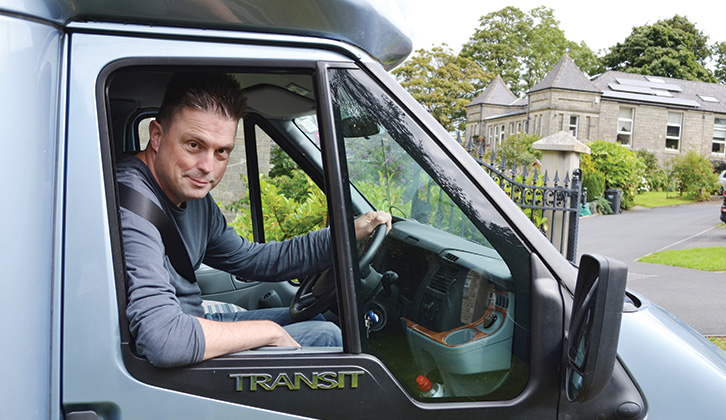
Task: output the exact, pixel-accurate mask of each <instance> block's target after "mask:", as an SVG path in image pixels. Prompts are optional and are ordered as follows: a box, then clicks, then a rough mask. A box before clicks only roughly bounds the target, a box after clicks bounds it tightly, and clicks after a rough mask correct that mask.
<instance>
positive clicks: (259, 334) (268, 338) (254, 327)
mask: <svg viewBox="0 0 726 420" xmlns="http://www.w3.org/2000/svg"><path fill="white" fill-rule="evenodd" d="M197 319H198V320H199V323H200V324H201V325H202V331H204V341H205V343H206V345H205V349H204V360H207V359H211V358H214V357H217V356H222V355H225V354H229V353H235V352H238V351H243V350H249V349H254V348H258V347H263V346H277V347H300V344H298V343H297V341H295V340H294V339H293V338H292V337H290V334H288V333H287V331H285V329H284V328H282V327H281V326H280V325H278V324H276V323H274V322H272V321H264V320H251V321H236V322H220V321H211V320H208V319H205V318H197Z"/></svg>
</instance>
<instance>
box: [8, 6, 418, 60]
mask: <svg viewBox="0 0 726 420" xmlns="http://www.w3.org/2000/svg"><path fill="white" fill-rule="evenodd" d="M2 10H7V11H9V12H12V13H17V14H21V15H28V16H32V17H34V18H38V19H42V20H47V21H51V22H53V23H54V24H57V25H62V26H65V25H68V24H69V23H71V22H82V21H89V22H115V23H137V24H144V25H159V26H176V27H193V28H205V29H210V28H211V29H223V30H243V31H251V32H265V33H275V34H292V35H303V36H317V37H323V38H327V39H333V40H338V41H343V42H347V43H350V44H353V45H355V46H357V47H358V48H361V49H362V50H364V51H366V52H367V53H368V54H370V55H371V56H372V57H373V58H375V59H376V60H378V61H379V62H381V64H383V65H384V66H385V67H386V68H389V69H390V68H393V67H395V66H396V65H398V64H400V63H401V62H402V61H403V60H405V59H406V57H407V56H408V55H409V54H410V53H411V49H412V43H411V39H410V38H409V37H408V36H407V34H405V33H404V32H403V31H402V29H401V27H400V25H399V24H400V23H401V22H402V20H401V18H400V11H399V10H398V8H397V5H396V3H395V2H391V1H390V0H304V1H301V0H125V1H102V0H26V1H21V2H15V1H12V0H10V1H6V0H0V12H1V11H2Z"/></svg>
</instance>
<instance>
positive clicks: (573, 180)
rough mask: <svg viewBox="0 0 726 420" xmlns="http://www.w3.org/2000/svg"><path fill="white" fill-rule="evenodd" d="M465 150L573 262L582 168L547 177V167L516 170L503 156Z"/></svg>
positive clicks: (575, 249)
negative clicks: (487, 156) (540, 170)
mask: <svg viewBox="0 0 726 420" xmlns="http://www.w3.org/2000/svg"><path fill="white" fill-rule="evenodd" d="M468 151H469V154H471V155H472V156H473V157H474V159H475V160H476V161H477V162H478V163H479V164H480V165H481V166H482V167H483V168H484V170H485V171H486V172H487V173H488V174H489V175H490V176H491V177H492V179H494V181H495V182H496V183H497V184H498V185H499V186H500V187H501V188H502V190H504V192H505V193H506V194H507V195H508V196H509V198H511V199H512V201H514V203H515V204H516V205H517V206H519V208H521V209H522V211H524V213H525V214H526V215H527V216H528V217H529V219H530V220H531V221H532V223H534V224H535V225H536V226H537V227H538V228H539V230H540V231H541V232H542V233H543V234H544V235H545V236H546V237H547V239H549V241H550V242H551V243H552V244H553V245H554V246H555V247H556V248H557V249H558V250H559V251H560V253H562V255H564V256H565V257H566V258H567V259H568V260H569V261H571V262H573V263H574V262H576V261H575V259H576V258H577V234H578V224H579V220H580V203H581V202H584V201H585V200H584V198H585V195H584V194H587V191H585V192H584V194H583V192H582V171H581V170H580V169H579V168H577V169H575V170H574V171H572V174H571V175H572V177H570V174H565V178H564V179H560V176H559V173H557V172H555V176H554V178H553V179H551V180H550V177H549V175H548V173H547V170H545V172H544V175H540V173H538V170H537V169H536V168H535V169H534V172H532V173H529V171H528V170H527V167H526V166H524V167H523V168H522V170H521V171H518V170H517V168H516V166H515V165H512V166H511V167H508V165H507V163H506V161H505V160H504V159H502V161H501V163H495V162H496V156H495V154H494V153H492V155H491V157H490V159H489V162H485V161H484V160H483V156H482V154H481V152H479V153H477V152H474V151H473V150H472V147H468Z"/></svg>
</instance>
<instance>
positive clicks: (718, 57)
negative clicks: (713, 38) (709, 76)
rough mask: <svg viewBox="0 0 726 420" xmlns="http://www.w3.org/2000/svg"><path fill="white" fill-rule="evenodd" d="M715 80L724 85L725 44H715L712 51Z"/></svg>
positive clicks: (725, 81)
mask: <svg viewBox="0 0 726 420" xmlns="http://www.w3.org/2000/svg"><path fill="white" fill-rule="evenodd" d="M712 57H713V61H714V66H715V69H714V71H713V74H714V76H716V80H718V81H719V82H721V83H726V42H717V43H716V44H715V45H714V46H713V49H712Z"/></svg>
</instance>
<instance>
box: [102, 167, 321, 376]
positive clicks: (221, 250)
mask: <svg viewBox="0 0 726 420" xmlns="http://www.w3.org/2000/svg"><path fill="white" fill-rule="evenodd" d="M116 172H117V179H118V182H121V183H123V184H125V185H127V186H129V187H131V188H133V189H135V190H136V191H138V192H140V193H142V194H144V195H145V196H147V197H148V198H150V199H151V200H152V201H154V202H155V203H156V204H157V205H159V207H160V208H161V209H162V210H163V211H164V213H166V214H167V216H169V217H170V218H171V219H172V221H173V222H174V223H175V224H176V226H177V228H178V229H179V233H180V234H181V237H182V240H183V241H184V245H185V247H186V250H187V253H188V254H189V258H190V260H191V263H192V266H193V267H194V268H195V269H196V268H198V267H199V266H200V265H201V264H202V263H204V264H207V265H209V266H211V267H214V268H217V269H220V270H224V271H227V272H229V273H232V274H234V275H238V276H241V277H244V278H247V279H254V280H260V281H282V280H289V279H293V278H297V277H302V276H304V275H307V274H311V273H315V272H318V271H322V270H323V269H325V268H326V267H328V266H330V265H331V264H332V251H331V244H330V233H329V231H328V230H327V229H323V230H320V231H317V232H312V233H310V234H308V235H306V236H300V237H297V238H294V239H291V240H288V241H284V242H268V243H265V244H257V243H252V242H249V241H248V240H246V239H244V238H241V237H240V236H239V235H238V234H237V233H236V232H235V231H234V229H233V228H231V227H230V226H229V225H227V223H226V221H225V219H224V216H223V215H222V212H221V211H220V210H219V208H218V207H217V204H216V203H215V202H214V200H213V199H212V197H211V195H209V194H207V196H206V197H204V198H203V199H201V200H193V201H188V202H186V203H184V205H183V207H178V206H176V205H175V204H174V203H172V202H171V201H170V200H169V199H168V197H167V196H166V194H164V192H163V190H162V189H161V187H160V186H159V184H158V183H157V182H156V180H155V179H154V177H153V175H152V174H151V171H150V170H149V168H148V167H147V166H146V165H145V164H144V163H143V162H142V161H141V160H139V159H138V158H135V157H128V158H123V159H121V160H120V161H119V162H118V164H117V166H116ZM121 225H122V233H123V244H124V252H125V254H126V268H127V274H128V276H127V285H126V287H127V294H128V305H127V307H126V316H127V318H128V320H129V324H130V329H131V333H132V334H133V336H134V338H135V339H136V348H137V351H138V352H139V353H140V354H141V355H143V356H145V357H146V358H147V359H149V361H150V362H151V363H152V364H154V365H157V366H179V365H185V364H191V363H197V362H199V361H201V360H202V358H203V356H204V349H205V342H204V334H203V332H202V327H201V325H200V323H199V321H198V320H197V319H196V317H201V316H203V312H204V311H203V309H202V306H201V304H202V297H201V291H200V289H199V285H198V284H197V283H191V282H189V281H188V280H186V279H185V278H184V277H182V276H180V275H179V274H178V273H177V272H176V271H175V270H174V267H173V266H172V264H171V262H170V261H169V258H168V257H167V256H166V255H165V252H164V243H163V241H162V239H161V235H160V234H159V232H158V230H157V229H156V228H155V227H154V225H153V224H151V222H149V221H148V220H146V219H144V218H143V217H141V216H138V215H136V214H135V213H132V212H131V211H128V210H126V209H125V208H121Z"/></svg>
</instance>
